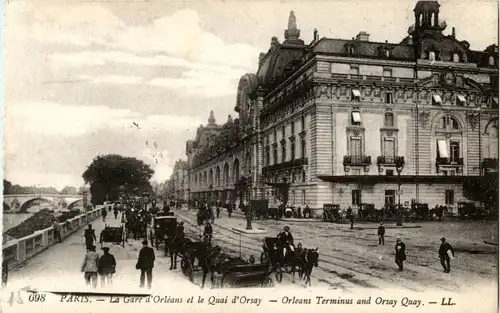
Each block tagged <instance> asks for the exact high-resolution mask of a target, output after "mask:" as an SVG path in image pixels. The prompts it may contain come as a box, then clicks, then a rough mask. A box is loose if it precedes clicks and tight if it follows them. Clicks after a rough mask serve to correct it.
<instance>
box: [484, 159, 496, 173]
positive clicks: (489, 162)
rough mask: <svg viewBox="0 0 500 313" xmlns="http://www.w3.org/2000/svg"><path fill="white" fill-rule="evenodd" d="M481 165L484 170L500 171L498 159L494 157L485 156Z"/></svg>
mask: <svg viewBox="0 0 500 313" xmlns="http://www.w3.org/2000/svg"><path fill="white" fill-rule="evenodd" d="M481 167H482V168H483V169H484V170H490V171H491V170H493V171H498V159H494V158H484V159H483V162H481Z"/></svg>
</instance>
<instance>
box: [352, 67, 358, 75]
mask: <svg viewBox="0 0 500 313" xmlns="http://www.w3.org/2000/svg"><path fill="white" fill-rule="evenodd" d="M350 74H351V75H359V66H357V65H351V71H350Z"/></svg>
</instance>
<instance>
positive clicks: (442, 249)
mask: <svg viewBox="0 0 500 313" xmlns="http://www.w3.org/2000/svg"><path fill="white" fill-rule="evenodd" d="M438 253H439V260H440V261H441V266H443V269H444V272H445V273H449V272H450V270H451V268H450V259H451V258H454V257H455V252H454V251H453V248H452V247H451V245H450V244H449V243H448V242H446V238H444V237H443V238H441V245H440V246H439V252H438Z"/></svg>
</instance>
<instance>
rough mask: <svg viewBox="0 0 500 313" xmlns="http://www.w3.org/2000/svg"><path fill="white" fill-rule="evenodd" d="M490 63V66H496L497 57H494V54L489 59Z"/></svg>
mask: <svg viewBox="0 0 500 313" xmlns="http://www.w3.org/2000/svg"><path fill="white" fill-rule="evenodd" d="M488 64H489V65H490V66H494V65H495V58H493V57H492V56H490V58H489V59H488Z"/></svg>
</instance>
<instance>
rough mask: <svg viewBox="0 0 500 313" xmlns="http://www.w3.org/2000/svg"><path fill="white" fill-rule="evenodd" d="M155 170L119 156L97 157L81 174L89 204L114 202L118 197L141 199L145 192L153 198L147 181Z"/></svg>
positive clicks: (138, 161) (139, 161)
mask: <svg viewBox="0 0 500 313" xmlns="http://www.w3.org/2000/svg"><path fill="white" fill-rule="evenodd" d="M153 174H154V170H153V169H151V167H150V166H149V165H148V164H145V163H144V162H143V161H141V160H138V159H136V158H132V157H124V156H121V155H118V154H108V155H103V156H101V155H99V156H97V157H96V158H94V160H93V161H92V163H91V164H90V165H89V166H88V167H87V169H86V170H85V172H84V173H83V175H82V176H83V179H84V181H85V183H87V184H89V186H90V194H91V197H92V204H93V205H97V204H102V203H103V202H104V201H116V200H118V199H119V197H120V195H122V194H128V195H132V196H141V195H142V194H143V193H144V192H148V193H149V194H151V195H154V190H153V188H152V186H151V183H150V179H151V177H153Z"/></svg>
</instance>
